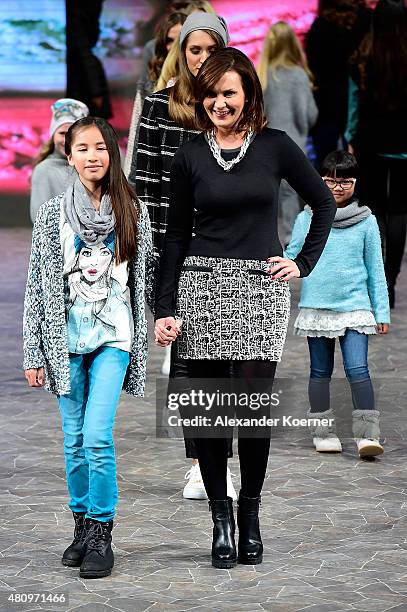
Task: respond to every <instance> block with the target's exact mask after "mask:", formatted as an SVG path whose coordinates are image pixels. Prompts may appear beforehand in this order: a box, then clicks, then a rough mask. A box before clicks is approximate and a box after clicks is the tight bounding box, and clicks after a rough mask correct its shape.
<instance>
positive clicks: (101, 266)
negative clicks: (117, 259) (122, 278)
mask: <svg viewBox="0 0 407 612" xmlns="http://www.w3.org/2000/svg"><path fill="white" fill-rule="evenodd" d="M112 258H113V254H112V252H111V250H110V249H108V248H107V247H106V246H105V245H104V244H97V245H95V246H91V247H88V246H85V247H82V248H81V250H80V252H79V258H78V267H79V269H80V270H81V271H82V274H83V276H84V277H85V279H86V280H87V281H88V282H91V283H94V282H95V281H97V280H98V279H99V278H100V277H101V276H102V275H103V274H104V273H105V272H106V270H107V269H108V267H109V265H110V262H111V261H112Z"/></svg>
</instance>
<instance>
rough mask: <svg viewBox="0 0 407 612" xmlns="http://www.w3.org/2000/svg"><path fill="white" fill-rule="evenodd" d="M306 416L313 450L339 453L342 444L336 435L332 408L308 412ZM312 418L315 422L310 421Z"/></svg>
mask: <svg viewBox="0 0 407 612" xmlns="http://www.w3.org/2000/svg"><path fill="white" fill-rule="evenodd" d="M307 416H308V419H309V420H308V422H309V426H308V427H309V431H310V433H311V436H312V442H313V444H314V446H315V450H316V451H318V452H319V453H340V452H341V451H342V445H341V441H340V440H339V438H338V436H337V435H336V428H335V418H334V413H333V412H332V410H331V409H329V410H325V411H324V412H308V413H307ZM310 419H311V420H310ZM312 419H315V422H312ZM325 421H328V423H325Z"/></svg>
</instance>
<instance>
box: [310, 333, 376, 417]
mask: <svg viewBox="0 0 407 612" xmlns="http://www.w3.org/2000/svg"><path fill="white" fill-rule="evenodd" d="M368 341H369V337H368V336H367V335H366V334H361V333H359V332H357V331H355V330H354V329H347V330H346V333H345V335H344V336H340V337H339V344H340V347H341V351H342V359H343V366H344V369H345V374H346V378H347V379H348V382H349V383H350V385H351V390H352V400H353V407H354V408H355V410H374V409H375V406H374V392H373V385H372V381H371V380H370V375H369V368H368V364H367V353H368ZM308 348H309V353H310V361H311V364H310V366H311V369H310V384H309V388H308V391H309V400H310V404H311V412H324V411H325V410H329V407H330V406H329V404H330V401H329V400H330V398H329V383H330V381H331V376H332V372H333V369H334V354H335V338H326V337H324V336H321V337H318V338H313V337H308Z"/></svg>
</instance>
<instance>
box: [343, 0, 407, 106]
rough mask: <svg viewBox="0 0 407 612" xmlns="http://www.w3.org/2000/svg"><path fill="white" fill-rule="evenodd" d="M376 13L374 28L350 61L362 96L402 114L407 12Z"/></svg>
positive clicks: (405, 92)
mask: <svg viewBox="0 0 407 612" xmlns="http://www.w3.org/2000/svg"><path fill="white" fill-rule="evenodd" d="M381 8H382V4H380V3H379V4H378V5H377V8H376V9H375V10H374V12H373V20H372V28H371V30H370V32H368V33H367V34H366V36H365V38H364V39H363V41H362V43H361V44H360V46H359V48H358V49H357V50H356V52H355V53H354V55H353V56H352V58H351V63H352V64H354V65H355V67H356V72H357V76H356V79H357V80H358V84H359V86H360V90H361V92H362V93H363V94H364V93H366V95H369V96H372V98H373V100H374V101H375V102H376V103H377V104H378V105H379V107H380V108H381V109H382V110H383V111H386V112H389V111H395V110H399V109H400V110H401V109H402V108H403V107H404V106H405V100H406V97H407V79H406V73H407V9H406V8H404V6H403V5H402V6H401V7H400V10H399V11H394V13H393V12H389V13H388V14H386V15H381V14H380V9H381Z"/></svg>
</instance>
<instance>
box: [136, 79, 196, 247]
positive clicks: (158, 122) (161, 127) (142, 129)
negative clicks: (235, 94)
mask: <svg viewBox="0 0 407 612" xmlns="http://www.w3.org/2000/svg"><path fill="white" fill-rule="evenodd" d="M170 91H171V88H168V89H164V90H163V91H159V92H157V93H155V94H151V95H150V96H147V98H146V99H145V101H144V106H143V111H142V114H141V119H140V126H139V130H138V140H137V142H136V143H135V146H134V149H133V157H132V161H131V168H130V174H129V181H130V183H131V184H132V186H133V187H134V188H135V190H136V193H137V196H138V198H139V200H140V201H141V202H143V203H144V204H145V205H146V206H147V209H148V212H149V215H150V221H151V229H152V231H153V245H154V254H155V256H156V257H159V256H160V254H161V252H162V249H163V246H164V237H165V232H166V230H167V220H168V206H169V199H170V168H171V163H172V160H173V157H174V155H175V153H176V152H177V151H178V149H179V148H180V147H181V146H182V145H183V144H185V143H187V142H188V141H189V140H191V138H193V137H194V136H196V134H199V132H198V131H196V130H187V129H185V128H182V127H180V126H178V125H177V124H176V123H175V122H174V121H173V120H172V119H171V118H170V115H169V112H168V101H169V96H170Z"/></svg>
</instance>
